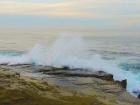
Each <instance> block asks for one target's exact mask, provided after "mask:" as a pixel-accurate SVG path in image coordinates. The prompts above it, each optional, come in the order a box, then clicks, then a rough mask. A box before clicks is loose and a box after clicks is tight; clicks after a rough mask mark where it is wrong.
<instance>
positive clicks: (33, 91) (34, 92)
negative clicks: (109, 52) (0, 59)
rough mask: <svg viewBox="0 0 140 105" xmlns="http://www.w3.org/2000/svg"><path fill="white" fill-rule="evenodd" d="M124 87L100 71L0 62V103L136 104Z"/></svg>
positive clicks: (124, 83)
mask: <svg viewBox="0 0 140 105" xmlns="http://www.w3.org/2000/svg"><path fill="white" fill-rule="evenodd" d="M126 86H127V80H123V81H115V80H114V79H113V75H112V74H108V73H106V72H103V71H95V72H90V71H89V70H82V69H80V68H75V69H70V68H69V67H66V66H65V67H62V68H56V67H49V66H33V65H6V64H5V65H0V88H1V89H0V93H1V94H0V105H140V100H139V99H138V98H135V97H133V96H131V95H130V94H129V93H128V92H126Z"/></svg>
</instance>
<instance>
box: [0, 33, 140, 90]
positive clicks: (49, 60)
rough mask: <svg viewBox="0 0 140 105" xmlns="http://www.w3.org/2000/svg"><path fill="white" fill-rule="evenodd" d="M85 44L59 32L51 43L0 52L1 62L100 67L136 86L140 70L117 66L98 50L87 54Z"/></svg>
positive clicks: (132, 86) (79, 38)
mask: <svg viewBox="0 0 140 105" xmlns="http://www.w3.org/2000/svg"><path fill="white" fill-rule="evenodd" d="M85 48H86V44H85V43H84V41H83V39H82V38H81V37H75V36H74V37H72V36H65V35H63V36H61V37H60V38H58V39H57V40H56V42H54V44H53V45H52V46H50V47H46V46H43V45H42V44H36V45H35V46H34V47H33V48H32V49H30V50H28V51H25V52H23V53H15V52H9V53H5V52H2V53H0V64H8V65H15V64H32V65H43V66H55V67H61V66H64V65H65V66H69V67H71V68H85V69H89V70H91V71H98V70H102V71H105V72H108V73H111V74H113V75H114V79H116V80H122V79H127V80H128V86H127V90H128V91H129V92H132V90H138V87H140V86H139V85H138V84H140V79H138V78H139V76H140V75H139V74H137V75H134V74H133V73H131V72H129V71H125V70H123V69H122V68H120V67H119V66H118V65H117V64H116V63H115V62H114V61H113V60H105V59H103V58H102V56H101V55H99V54H94V55H92V56H91V55H90V56H89V55H88V51H87V50H86V49H85Z"/></svg>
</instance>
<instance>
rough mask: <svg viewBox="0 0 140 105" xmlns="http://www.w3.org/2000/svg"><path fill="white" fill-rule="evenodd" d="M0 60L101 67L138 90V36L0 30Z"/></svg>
mask: <svg viewBox="0 0 140 105" xmlns="http://www.w3.org/2000/svg"><path fill="white" fill-rule="evenodd" d="M0 64H8V65H14V64H33V65H44V66H55V67H61V66H69V67H71V68H85V69H89V70H91V71H98V70H103V71H106V72H108V73H111V74H113V75H114V79H116V80H123V79H127V80H128V85H127V91H128V92H130V93H131V94H133V95H137V93H136V92H140V36H133V35H132V36H127V35H122V36H100V35H79V34H78V35H77V34H73V33H55V32H54V33H43V34H42V33H41V32H38V33H35V32H32V33H29V32H28V33H26V32H25V33H22V34H21V33H18V32H16V33H14V32H12V33H9V32H7V33H6V32H4V33H2V32H1V33H0Z"/></svg>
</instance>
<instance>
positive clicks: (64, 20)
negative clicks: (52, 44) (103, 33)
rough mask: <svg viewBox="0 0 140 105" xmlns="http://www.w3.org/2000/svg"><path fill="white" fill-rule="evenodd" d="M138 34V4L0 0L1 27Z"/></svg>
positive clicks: (125, 0)
mask: <svg viewBox="0 0 140 105" xmlns="http://www.w3.org/2000/svg"><path fill="white" fill-rule="evenodd" d="M13 25H14V26H38V25H39V26H41V25H42V26H50V25H51V26H53V25H54V26H77V27H86V28H87V27H89V28H93V29H97V30H100V29H103V30H120V31H122V30H123V31H133V32H135V33H139V32H140V31H139V30H140V0H0V26H13Z"/></svg>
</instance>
